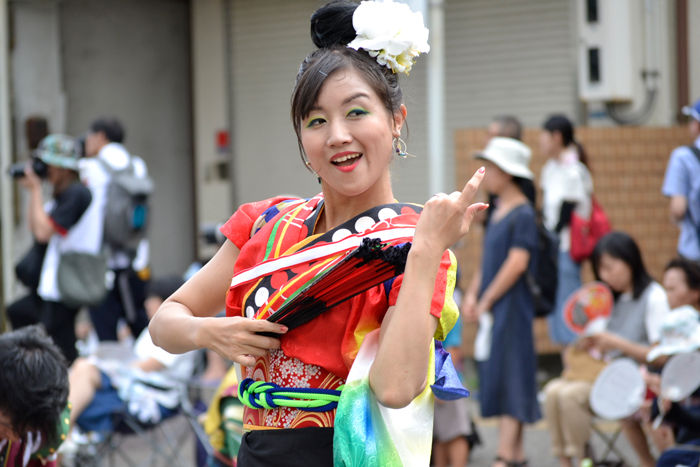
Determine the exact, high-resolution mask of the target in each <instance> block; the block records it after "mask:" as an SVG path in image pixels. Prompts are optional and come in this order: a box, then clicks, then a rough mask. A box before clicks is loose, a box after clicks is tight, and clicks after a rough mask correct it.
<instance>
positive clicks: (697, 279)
mask: <svg viewBox="0 0 700 467" xmlns="http://www.w3.org/2000/svg"><path fill="white" fill-rule="evenodd" d="M663 284H664V289H666V295H667V296H668V304H669V305H670V306H671V309H672V310H675V309H676V308H680V307H682V306H692V307H693V308H695V310H696V311H697V312H698V313H700V266H698V264H697V263H694V262H692V261H690V260H687V259H685V258H676V259H672V260H671V261H669V263H668V264H667V265H666V271H665V272H664V279H663Z"/></svg>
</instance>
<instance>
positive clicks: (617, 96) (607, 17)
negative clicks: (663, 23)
mask: <svg viewBox="0 0 700 467" xmlns="http://www.w3.org/2000/svg"><path fill="white" fill-rule="evenodd" d="M576 4H577V9H578V11H577V18H578V37H579V44H578V65H579V66H578V70H579V97H580V99H581V100H582V101H584V102H589V101H605V102H631V101H632V99H633V98H634V84H635V81H639V80H640V77H639V71H640V67H639V60H638V55H639V54H637V53H635V51H636V50H637V49H639V45H640V42H641V40H642V37H641V36H642V34H641V27H642V25H641V24H640V22H641V21H643V16H642V15H641V9H640V7H641V5H640V4H641V2H640V1H639V0H576Z"/></svg>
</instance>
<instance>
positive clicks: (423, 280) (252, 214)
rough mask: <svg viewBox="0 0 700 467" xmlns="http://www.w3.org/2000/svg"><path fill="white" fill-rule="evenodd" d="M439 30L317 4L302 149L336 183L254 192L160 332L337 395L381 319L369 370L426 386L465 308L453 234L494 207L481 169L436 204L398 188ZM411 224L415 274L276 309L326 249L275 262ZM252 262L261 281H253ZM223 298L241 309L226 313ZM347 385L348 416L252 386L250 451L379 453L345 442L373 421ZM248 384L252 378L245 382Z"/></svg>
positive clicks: (395, 384) (256, 373)
mask: <svg viewBox="0 0 700 467" xmlns="http://www.w3.org/2000/svg"><path fill="white" fill-rule="evenodd" d="M374 26H376V27H374ZM385 30H391V31H389V32H388V33H387V34H388V35H386V36H385V37H374V36H372V34H374V33H376V32H377V31H380V32H381V31H385ZM392 31H393V32H392ZM399 31H400V32H401V36H400V37H398V38H395V37H393V36H394V35H395V34H397V33H398V32H399ZM427 34H428V33H427V29H425V28H424V27H423V25H422V18H421V17H420V15H417V14H414V13H411V12H410V9H408V7H407V6H405V5H400V4H396V3H393V2H390V1H389V2H383V3H378V2H377V3H375V2H363V3H362V4H361V5H360V6H358V5H357V4H355V3H351V2H344V1H343V2H331V3H329V4H327V5H325V6H324V7H321V8H320V9H319V10H317V11H316V12H315V13H314V15H313V16H312V17H311V37H312V40H313V42H314V44H315V45H316V46H317V47H318V50H316V51H314V52H312V53H311V54H309V55H308V56H307V57H306V59H305V60H304V62H303V63H302V65H301V68H300V70H299V73H298V75H297V79H296V85H295V88H294V91H293V94H292V112H291V114H292V121H293V124H294V128H295V130H296V133H297V136H298V140H299V145H300V148H301V155H302V160H303V161H304V164H305V165H306V167H307V168H308V169H309V171H311V173H312V174H313V175H314V176H315V177H317V178H318V181H319V183H320V185H321V190H322V192H321V193H320V194H319V195H317V196H315V197H313V198H311V199H309V200H296V199H284V198H273V199H269V200H266V201H261V202H257V203H251V204H247V205H244V206H241V207H240V208H239V210H238V211H237V212H236V213H235V214H234V215H233V217H232V218H231V220H230V221H229V222H228V223H227V224H226V225H224V227H223V228H222V232H223V233H224V235H225V236H226V237H227V239H228V240H227V241H226V243H225V244H224V245H223V247H222V248H221V250H220V251H219V252H218V253H217V255H216V256H215V257H214V258H213V259H212V260H211V261H210V262H209V263H208V264H207V265H206V266H205V267H204V268H202V270H201V271H199V272H198V273H197V274H196V275H195V276H194V277H193V278H192V279H191V280H190V281H188V282H187V283H186V284H185V285H184V286H183V287H182V288H181V289H180V290H178V292H176V293H175V294H174V295H173V296H172V297H171V298H170V299H169V300H167V301H166V303H165V304H164V305H163V306H162V307H161V308H160V310H159V311H158V313H157V314H156V316H155V317H154V319H153V321H152V323H151V332H152V336H153V340H154V342H155V343H156V344H157V345H160V346H162V347H163V348H165V349H166V350H168V351H170V352H186V351H189V350H193V349H197V348H202V347H207V348H210V349H212V350H215V351H216V352H218V353H219V354H221V355H222V356H225V357H226V358H229V359H231V360H233V361H234V362H237V363H238V364H240V365H242V366H244V367H246V369H245V370H246V371H245V374H244V375H243V376H244V377H246V376H247V377H248V378H250V379H249V380H246V381H244V382H241V383H240V384H241V386H244V383H245V385H248V384H250V381H252V380H254V381H256V382H259V381H265V382H271V383H275V384H277V385H279V386H281V387H285V388H307V392H309V393H324V394H331V395H333V394H335V393H337V392H339V391H338V390H339V389H340V388H341V387H342V386H343V385H344V383H345V381H346V379H347V378H348V373H349V370H350V368H351V367H352V365H353V361H354V360H355V357H356V356H357V355H358V349H359V351H360V353H361V352H362V349H360V345H361V344H362V342H363V340H364V339H365V338H366V336H368V335H369V333H371V332H373V331H374V330H380V331H379V338H378V339H379V340H378V349H377V351H376V356H375V358H374V362H373V364H372V365H371V369H370V370H369V376H368V380H369V387H371V392H372V394H373V396H371V397H376V400H377V401H378V402H380V403H381V404H382V405H384V406H385V407H391V408H401V407H405V406H407V405H408V404H410V403H411V402H412V401H414V399H416V398H417V397H418V396H419V395H422V394H423V393H424V389H426V387H427V385H428V383H430V382H431V378H430V375H429V369H430V368H432V363H431V359H432V352H431V351H430V348H431V343H432V340H433V337H435V338H438V339H440V338H444V335H446V333H447V332H448V331H449V329H450V328H451V327H452V325H453V324H454V321H455V320H456V317H457V311H456V306H455V304H454V301H453V299H452V291H453V288H454V274H455V270H456V263H455V261H454V256H453V255H452V254H451V253H450V252H449V250H447V248H448V247H449V246H450V245H453V244H454V243H455V242H456V241H457V240H458V239H459V238H460V237H461V236H463V235H464V234H466V232H467V231H468V229H469V225H470V223H471V221H472V219H473V217H474V215H475V214H476V213H477V212H478V211H480V210H483V209H484V208H485V205H483V204H472V205H470V204H469V203H470V201H471V199H472V197H473V195H474V193H475V191H476V189H477V188H478V186H479V183H480V181H481V179H482V177H483V174H484V170H483V169H481V170H480V171H478V172H477V173H476V174H475V175H474V177H473V178H472V179H471V180H470V181H469V183H468V184H467V185H466V186H465V188H464V190H463V191H462V192H454V193H452V194H450V195H446V194H438V195H435V196H433V197H432V198H431V199H430V200H429V201H428V202H427V203H426V204H425V206H424V207H423V208H422V213H421V208H420V207H419V206H416V205H409V204H400V203H397V202H396V201H395V200H394V196H393V194H392V189H391V177H390V172H389V166H390V164H391V161H392V159H393V158H394V157H396V155H397V153H398V154H399V155H401V154H405V145H404V144H403V143H402V142H401V141H400V139H399V136H400V132H401V128H402V126H403V124H404V121H405V119H406V114H407V112H406V107H405V106H404V105H403V103H402V92H401V88H400V86H399V83H398V73H399V72H407V71H409V70H410V68H411V65H412V59H413V57H415V56H417V55H418V53H419V52H421V51H424V52H425V51H427V50H428V46H427ZM377 44H379V45H377ZM377 47H379V48H377ZM313 183H316V180H314V181H313ZM419 213H420V216H419ZM406 227H410V228H408V229H407V228H406ZM412 228H415V233H414V234H413V235H412V237H411V235H409V236H408V238H399V240H400V241H412V246H411V249H410V252H409V254H408V257H407V260H406V266H405V272H404V274H403V275H401V276H398V277H397V278H395V279H394V280H390V281H387V282H385V283H383V284H382V285H379V286H376V287H373V288H371V289H369V290H367V291H366V292H364V293H361V294H360V295H357V296H355V297H353V298H351V299H350V300H347V301H345V302H343V303H341V304H340V305H338V306H336V307H334V308H332V309H331V310H328V311H326V312H325V313H323V314H321V315H319V316H318V317H316V318H315V319H313V320H311V321H310V322H307V323H306V324H303V325H302V326H299V327H297V328H295V329H288V328H287V327H285V326H282V325H280V324H276V323H272V322H270V321H267V320H266V319H265V318H267V317H268V316H270V314H271V312H272V310H278V309H279V307H280V306H281V304H282V303H283V302H284V300H285V297H290V296H291V295H292V294H293V293H294V292H295V291H298V290H300V289H299V287H300V285H301V284H303V283H306V282H307V280H304V279H308V278H309V276H308V275H307V273H308V272H309V271H312V274H311V275H312V276H313V270H314V268H315V267H316V266H317V263H318V262H320V261H317V262H314V261H313V260H312V261H310V262H306V263H304V264H296V265H295V266H293V267H289V268H282V269H279V270H275V271H274V272H273V273H270V274H262V275H259V276H257V275H255V274H257V272H256V271H260V268H256V267H257V266H259V265H260V263H261V262H263V261H265V260H268V262H269V261H270V260H272V259H275V258H283V259H284V258H285V257H289V258H298V256H294V253H297V252H301V253H307V254H310V255H313V254H314V252H317V251H318V249H317V248H316V249H314V247H316V246H318V245H334V246H338V245H339V244H340V242H341V241H344V240H352V239H353V238H356V237H357V234H358V233H359V234H362V233H364V235H369V236H377V237H380V238H388V237H387V236H390V235H389V234H391V233H396V232H398V229H402V231H404V232H405V231H407V230H410V229H412ZM387 232H388V233H389V234H387ZM397 235H398V234H397ZM301 253H300V254H301ZM251 268H252V269H251ZM245 270H248V271H249V272H250V271H252V272H250V274H252V275H254V276H255V280H253V281H252V282H243V283H240V282H239V281H240V278H241V277H243V276H242V273H241V271H243V272H245ZM234 274H235V276H234ZM232 276H234V282H233V283H234V286H231V284H232V282H231V277H232ZM227 292H228V294H227ZM282 294H284V296H282ZM224 305H225V306H226V310H227V316H228V317H227V318H218V319H215V318H213V317H214V316H215V315H216V314H217V313H218V311H219V310H220V309H221V307H222V306H224ZM250 318H256V319H250ZM258 333H273V335H277V336H278V337H267V336H262V335H259V334H258ZM375 335H376V334H375ZM426 375H428V377H426ZM256 387H257V386H256ZM251 391H254V390H253V389H251ZM343 391H344V392H343V397H341V398H340V403H339V405H338V408H337V412H338V417H337V418H336V409H335V408H331V409H330V410H328V411H325V412H324V411H320V412H319V411H315V412H314V411H303V410H300V409H299V408H295V407H285V406H281V407H280V406H274V404H272V405H271V404H269V403H268V402H267V401H266V402H264V403H262V405H258V406H257V407H256V405H255V404H253V403H251V402H250V401H249V400H248V399H247V398H246V397H247V396H246V394H247V395H248V396H249V395H250V394H249V393H245V394H244V395H243V396H242V397H243V399H244V403H246V402H247V403H248V404H247V407H246V409H245V413H244V422H245V424H246V428H248V429H250V430H251V431H250V432H248V433H246V434H245V436H244V437H243V441H242V445H241V448H240V450H239V453H238V465H239V466H248V465H256V466H265V465H276V466H280V465H288V466H297V465H299V466H301V465H304V466H306V465H332V463H333V457H334V453H333V450H334V448H335V450H336V453H335V458H336V463H339V464H340V463H345V462H348V463H347V464H346V465H353V464H352V463H351V460H350V461H348V460H346V459H343V458H340V455H339V453H338V451H339V450H340V449H341V448H342V449H346V451H345V454H347V455H348V456H351V455H355V454H357V451H360V453H359V454H358V455H359V456H361V455H362V454H363V453H367V455H374V456H375V457H376V456H380V457H381V456H382V455H384V454H383V453H382V452H380V451H381V449H382V448H383V447H384V446H385V445H384V444H382V443H379V442H378V443H377V444H376V445H375V446H376V448H377V452H374V451H373V452H368V451H369V450H371V449H374V448H373V447H372V446H370V445H369V441H368V440H367V439H364V440H362V441H361V442H357V443H354V444H350V445H348V443H347V442H346V443H345V444H343V445H342V446H340V444H341V443H339V441H338V439H337V438H336V439H335V441H334V426H335V427H336V431H338V430H337V429H338V424H339V423H340V422H341V420H340V419H341V418H342V422H343V426H348V425H351V426H352V427H353V428H357V425H361V423H359V424H358V423H356V424H354V425H353V424H352V423H348V422H350V421H355V419H354V418H353V417H354V416H355V415H354V412H353V410H352V408H351V407H346V406H344V399H345V400H347V398H345V392H346V391H347V388H345V389H343ZM428 391H429V390H428ZM242 392H245V390H243V391H241V387H239V396H241V394H242ZM309 397H314V396H313V395H311V396H309ZM268 400H269V399H268ZM346 409H347V410H346ZM341 414H342V416H341ZM431 418H432V417H430V418H429V420H430V423H432V420H431ZM428 426H429V425H428ZM427 433H428V438H427V440H426V442H427V443H430V438H429V430H428V431H427ZM336 434H337V433H336ZM344 439H345V441H347V439H348V438H344ZM334 444H335V446H334ZM428 445H429V444H428ZM350 451H352V452H350ZM389 457H391V456H389ZM395 458H396V457H395V456H394V457H393V458H392V459H395ZM380 464H381V465H401V464H400V462H399V463H396V462H383V461H382V462H380ZM426 465H427V460H426Z"/></svg>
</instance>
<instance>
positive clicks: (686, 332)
mask: <svg viewBox="0 0 700 467" xmlns="http://www.w3.org/2000/svg"><path fill="white" fill-rule="evenodd" d="M697 349H700V314H699V313H698V311H697V310H696V309H695V308H693V307H692V306H690V305H684V306H682V307H679V308H676V309H675V310H673V311H671V313H669V314H668V315H667V316H666V318H665V319H664V321H663V324H662V325H661V341H660V342H659V345H657V346H656V347H654V348H652V349H651V350H650V351H649V353H648V354H647V361H649V362H651V361H654V360H656V359H657V358H658V357H659V356H661V355H674V354H678V353H686V352H692V351H694V350H697Z"/></svg>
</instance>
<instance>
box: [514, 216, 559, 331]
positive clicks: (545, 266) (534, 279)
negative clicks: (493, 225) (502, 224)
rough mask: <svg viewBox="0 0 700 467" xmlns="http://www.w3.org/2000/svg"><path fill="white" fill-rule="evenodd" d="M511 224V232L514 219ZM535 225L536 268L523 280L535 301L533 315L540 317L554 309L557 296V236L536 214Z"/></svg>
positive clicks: (526, 274) (527, 273)
mask: <svg viewBox="0 0 700 467" xmlns="http://www.w3.org/2000/svg"><path fill="white" fill-rule="evenodd" d="M516 219H517V218H514V219H513V223H512V225H511V234H512V232H513V231H514V230H515V228H516V225H515V220H516ZM536 225H537V252H536V254H537V270H536V271H535V274H534V275H533V274H531V273H530V272H526V273H525V281H526V282H527V285H528V287H529V288H530V293H532V297H533V298H534V301H535V317H537V318H542V317H544V316H547V315H549V314H550V313H552V312H553V311H554V302H555V301H556V297H557V286H558V282H559V279H558V269H559V237H558V236H557V234H555V233H553V232H550V231H549V230H548V229H547V228H546V227H545V226H544V224H543V223H542V219H541V217H540V216H538V219H537V221H536Z"/></svg>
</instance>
